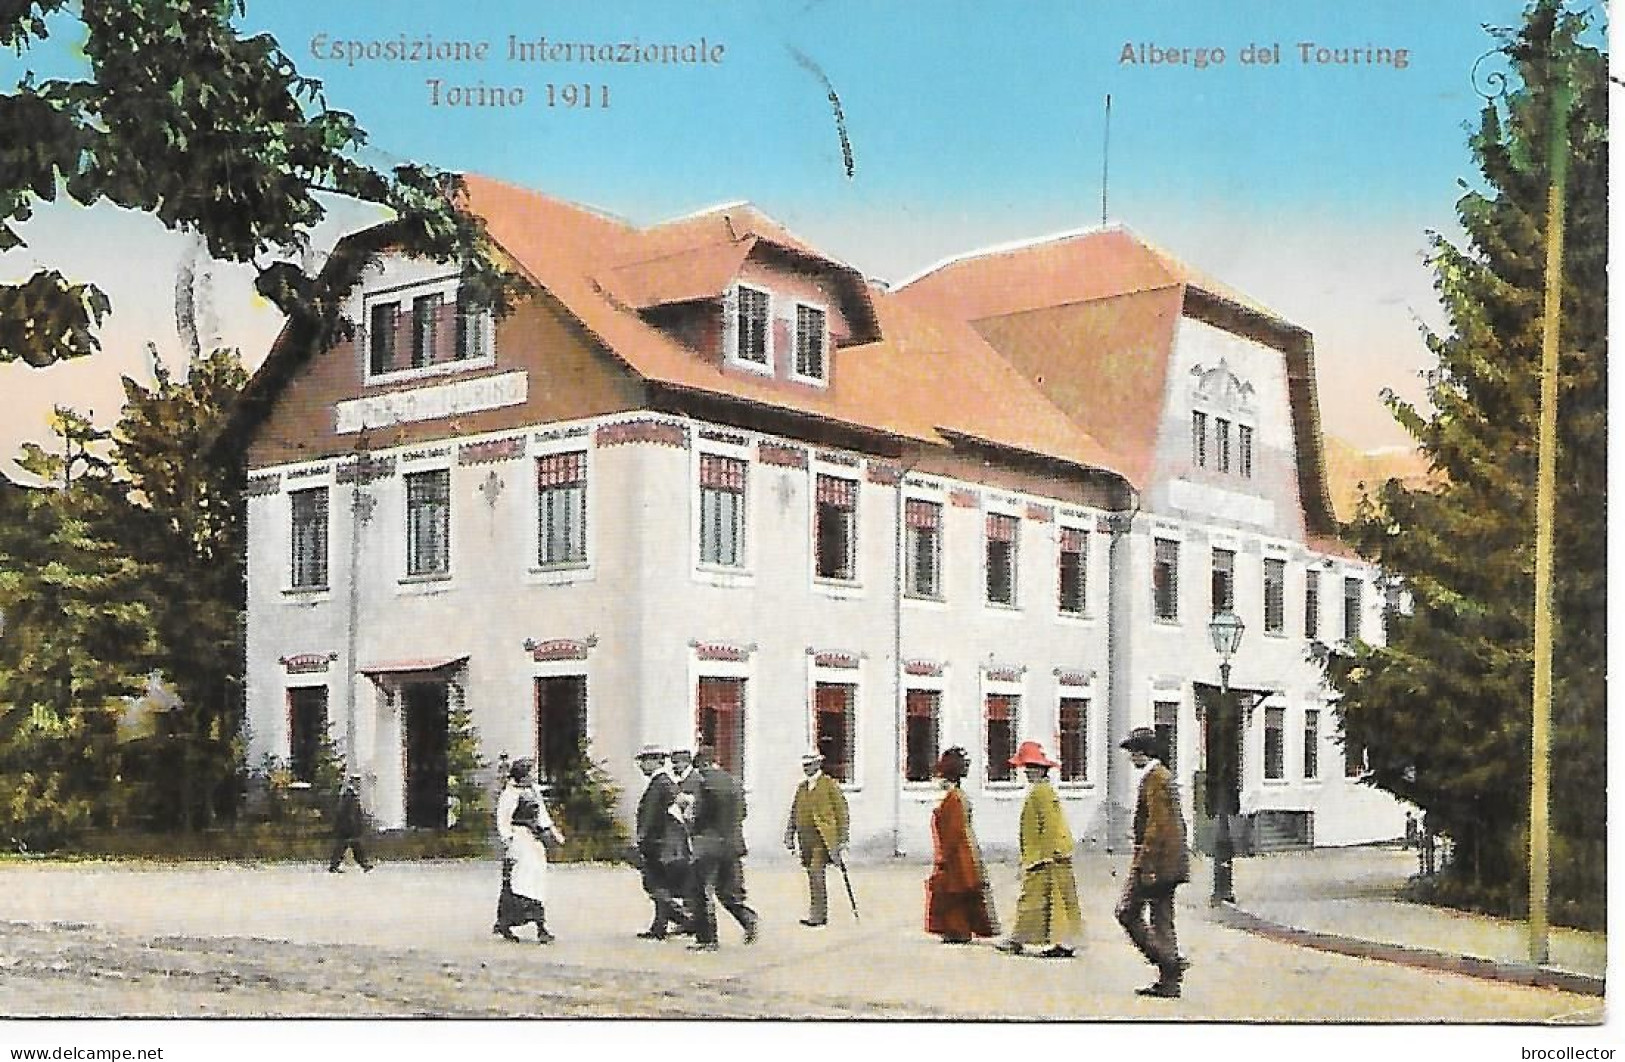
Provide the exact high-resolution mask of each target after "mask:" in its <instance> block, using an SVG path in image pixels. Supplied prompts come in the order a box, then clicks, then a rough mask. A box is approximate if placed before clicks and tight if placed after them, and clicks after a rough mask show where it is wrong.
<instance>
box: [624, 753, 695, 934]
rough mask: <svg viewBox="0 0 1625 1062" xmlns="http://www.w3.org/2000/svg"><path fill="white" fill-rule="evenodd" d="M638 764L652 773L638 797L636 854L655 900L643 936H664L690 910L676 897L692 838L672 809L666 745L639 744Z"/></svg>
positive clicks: (646, 887) (684, 922) (674, 793)
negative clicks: (663, 746) (651, 918)
mask: <svg viewBox="0 0 1625 1062" xmlns="http://www.w3.org/2000/svg"><path fill="white" fill-rule="evenodd" d="M637 763H638V769H639V770H641V771H642V772H643V776H644V777H645V778H647V779H649V784H648V785H647V786H645V787H644V790H643V796H642V797H640V798H639V799H638V813H637V834H636V837H635V839H634V842H633V855H634V858H635V859H636V861H637V865H638V868H639V869H640V870H641V871H642V872H643V891H644V892H645V893H647V894H648V896H649V899H650V900H651V901H653V903H654V906H655V911H654V920H653V921H651V922H650V923H649V928H648V929H646V930H644V931H643V932H641V933H639V934H638V936H639V937H640V938H642V939H644V940H664V939H666V933H667V931H668V927H669V926H671V925H673V924H675V925H677V926H678V927H679V931H680V930H681V927H683V926H685V925H687V923H688V915H687V912H685V911H684V910H683V908H682V905H681V904H680V903H679V902H678V900H677V895H678V894H679V893H680V892H681V889H682V882H681V881H680V880H676V881H674V880H673V879H674V878H677V877H678V876H679V875H681V874H682V872H683V870H684V865H685V864H686V862H687V859H688V853H687V848H688V838H687V834H686V832H685V830H684V828H683V824H682V823H681V822H679V821H677V820H676V819H674V818H672V817H671V815H670V814H669V809H670V808H671V805H672V801H674V800H676V799H677V782H676V780H675V779H673V778H672V776H671V771H670V770H669V769H667V766H666V750H665V749H664V748H662V747H661V746H659V745H645V746H643V748H641V749H639V750H638V755H637Z"/></svg>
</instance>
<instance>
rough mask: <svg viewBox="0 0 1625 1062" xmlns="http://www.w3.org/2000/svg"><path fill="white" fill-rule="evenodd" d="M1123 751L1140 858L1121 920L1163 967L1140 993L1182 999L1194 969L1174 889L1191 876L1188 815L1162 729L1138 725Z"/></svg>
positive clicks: (1154, 962) (1150, 958)
mask: <svg viewBox="0 0 1625 1062" xmlns="http://www.w3.org/2000/svg"><path fill="white" fill-rule="evenodd" d="M1120 747H1121V748H1124V749H1127V750H1128V753H1129V755H1130V757H1132V758H1133V761H1134V769H1135V771H1136V772H1138V774H1139V796H1138V798H1137V799H1136V800H1135V802H1134V857H1133V860H1132V861H1131V862H1130V864H1129V872H1128V883H1127V885H1126V887H1125V888H1124V890H1123V897H1122V899H1121V900H1120V901H1118V904H1117V921H1118V923H1119V924H1121V925H1122V927H1123V929H1124V930H1125V931H1126V932H1127V933H1128V936H1129V939H1130V940H1132V941H1133V942H1134V946H1135V947H1136V948H1139V949H1140V954H1142V955H1144V956H1145V957H1146V960H1147V961H1148V962H1150V963H1151V964H1152V965H1154V966H1155V967H1156V968H1157V980H1156V983H1155V984H1152V985H1149V986H1147V987H1145V988H1137V989H1135V990H1134V991H1135V992H1136V994H1138V995H1142V996H1156V997H1160V998H1163V999H1178V998H1179V994H1180V982H1181V980H1182V979H1183V978H1184V975H1185V968H1186V967H1187V966H1188V965H1189V963H1187V962H1186V961H1185V960H1184V959H1183V958H1181V957H1180V955H1179V938H1178V937H1177V936H1176V935H1175V933H1174V890H1175V889H1176V888H1178V887H1179V886H1180V885H1181V884H1182V883H1184V882H1187V881H1189V880H1190V878H1191V867H1190V853H1189V852H1188V851H1187V849H1186V847H1185V816H1184V815H1183V814H1182V813H1181V812H1180V810H1179V794H1178V793H1177V792H1176V791H1175V788H1174V776H1173V773H1172V772H1171V771H1169V770H1168V768H1166V767H1164V766H1163V765H1162V762H1161V761H1160V760H1159V759H1158V756H1159V754H1160V747H1159V745H1158V742H1157V734H1156V731H1154V730H1152V729H1151V728H1150V727H1143V726H1142V727H1136V728H1135V729H1134V730H1133V732H1131V733H1130V734H1129V736H1128V739H1127V740H1126V741H1124V742H1123V743H1122V745H1121V746H1120ZM1148 920H1149V925H1148V924H1147V922H1148Z"/></svg>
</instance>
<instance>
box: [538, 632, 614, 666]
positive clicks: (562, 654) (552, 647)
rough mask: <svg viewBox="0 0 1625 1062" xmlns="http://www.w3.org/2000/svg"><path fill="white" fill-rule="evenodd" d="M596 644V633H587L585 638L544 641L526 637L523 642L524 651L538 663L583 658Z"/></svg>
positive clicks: (585, 657)
mask: <svg viewBox="0 0 1625 1062" xmlns="http://www.w3.org/2000/svg"><path fill="white" fill-rule="evenodd" d="M597 644H598V636H597V635H596V634H589V635H587V637H585V638H550V639H548V640H547V641H545V642H539V641H537V640H535V639H534V638H526V639H525V642H524V646H525V652H527V653H529V654H530V658H531V659H532V660H534V661H535V662H536V663H538V664H544V663H554V662H557V661H560V660H585V659H587V656H588V654H589V653H590V652H591V651H592V649H593V648H594V647H595V646H596V645H597Z"/></svg>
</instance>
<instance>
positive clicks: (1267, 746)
mask: <svg viewBox="0 0 1625 1062" xmlns="http://www.w3.org/2000/svg"><path fill="white" fill-rule="evenodd" d="M1264 777H1265V778H1268V779H1270V780H1272V781H1276V780H1279V779H1282V778H1285V777H1286V709H1285V708H1266V709H1264Z"/></svg>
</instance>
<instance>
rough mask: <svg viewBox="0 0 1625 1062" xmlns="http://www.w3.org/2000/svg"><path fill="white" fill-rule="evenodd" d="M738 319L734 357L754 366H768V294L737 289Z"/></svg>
mask: <svg viewBox="0 0 1625 1062" xmlns="http://www.w3.org/2000/svg"><path fill="white" fill-rule="evenodd" d="M737 291H738V296H737V302H738V319H737V321H736V322H735V331H734V357H736V358H738V359H739V360H740V361H747V362H750V363H751V364H753V365H761V366H767V365H769V364H770V362H769V361H768V347H767V342H768V340H767V337H768V318H767V307H768V299H767V292H765V291H757V290H756V289H755V288H746V287H740V288H738V289H737Z"/></svg>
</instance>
